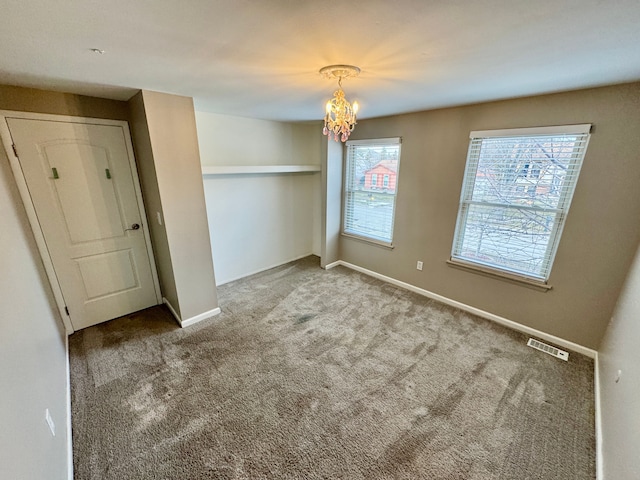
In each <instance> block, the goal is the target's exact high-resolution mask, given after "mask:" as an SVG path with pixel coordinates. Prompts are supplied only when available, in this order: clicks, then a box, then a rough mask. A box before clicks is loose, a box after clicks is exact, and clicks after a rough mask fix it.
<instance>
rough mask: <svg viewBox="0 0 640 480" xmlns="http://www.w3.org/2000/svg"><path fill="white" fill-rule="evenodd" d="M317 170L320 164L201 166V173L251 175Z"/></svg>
mask: <svg viewBox="0 0 640 480" xmlns="http://www.w3.org/2000/svg"><path fill="white" fill-rule="evenodd" d="M319 171H320V165H247V166H245V165H242V166H239V165H238V166H236V165H220V166H203V167H202V175H251V174H256V173H304V172H319Z"/></svg>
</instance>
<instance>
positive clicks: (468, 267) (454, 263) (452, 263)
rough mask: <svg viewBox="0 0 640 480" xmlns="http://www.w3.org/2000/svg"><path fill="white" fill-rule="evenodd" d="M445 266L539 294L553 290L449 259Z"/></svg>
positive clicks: (546, 285)
mask: <svg viewBox="0 0 640 480" xmlns="http://www.w3.org/2000/svg"><path fill="white" fill-rule="evenodd" d="M447 265H449V266H450V267H454V268H459V269H461V270H466V271H468V272H471V273H476V274H479V275H484V276H486V277H492V278H496V279H498V280H504V281H507V282H510V283H515V284H517V285H522V286H525V287H528V288H532V289H534V290H538V291H541V292H548V291H549V290H551V289H552V288H553V286H551V285H549V284H547V283H543V282H536V281H535V280H531V279H529V278H526V277H521V276H519V275H510V274H508V273H504V272H500V271H497V270H493V269H490V268H485V267H481V266H479V265H472V264H470V263H463V262H459V261H456V260H451V259H449V260H447Z"/></svg>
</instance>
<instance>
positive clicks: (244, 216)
mask: <svg viewBox="0 0 640 480" xmlns="http://www.w3.org/2000/svg"><path fill="white" fill-rule="evenodd" d="M196 125H197V129H198V142H199V145H200V158H201V162H202V165H203V166H222V165H236V166H238V165H242V166H250V165H320V149H321V141H322V137H323V136H322V131H321V126H320V123H318V124H293V123H284V122H273V121H267V120H256V119H248V118H241V117H232V116H227V115H218V114H212V113H206V112H196ZM203 181H204V190H205V198H206V203H207V215H208V218H209V231H210V235H211V249H212V251H213V261H214V264H215V268H216V280H217V282H218V284H223V283H226V282H229V281H232V280H235V279H237V278H241V277H244V276H247V275H250V274H252V273H255V272H259V271H262V270H265V269H268V268H271V267H274V266H277V265H281V264H283V263H286V262H288V261H291V260H293V259H296V258H299V257H302V256H306V255H309V254H312V253H313V254H316V255H320V200H321V192H320V174H319V173H302V174H301V173H295V174H291V173H287V174H249V175H206V176H205V177H204V179H203Z"/></svg>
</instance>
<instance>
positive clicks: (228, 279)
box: [216, 252, 317, 287]
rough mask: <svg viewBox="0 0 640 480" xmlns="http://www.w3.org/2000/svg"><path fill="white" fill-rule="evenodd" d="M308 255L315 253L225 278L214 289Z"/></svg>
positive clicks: (308, 254) (311, 253)
mask: <svg viewBox="0 0 640 480" xmlns="http://www.w3.org/2000/svg"><path fill="white" fill-rule="evenodd" d="M310 255H315V253H313V252H310V253H305V254H304V255H299V256H297V257H294V258H290V259H289V260H284V261H282V262H278V263H276V264H275V265H271V266H269V267H264V268H260V269H258V270H252V271H250V272H247V273H243V274H242V275H239V276H237V277H233V278H226V279H224V280H222V281H221V282H220V283H216V287H220V286H221V285H226V284H227V283H231V282H235V281H236V280H240V279H241V278H245V277H250V276H251V275H255V274H256V273H262V272H266V271H267V270H271V269H272V268H276V267H279V266H281V265H284V264H286V263H291V262H295V261H296V260H300V259H301V258H305V257H308V256H310ZM316 256H317V255H316Z"/></svg>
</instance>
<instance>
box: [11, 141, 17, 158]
mask: <svg viewBox="0 0 640 480" xmlns="http://www.w3.org/2000/svg"><path fill="white" fill-rule="evenodd" d="M11 146H12V147H13V153H14V154H15V156H16V157H17V156H18V149H17V148H16V144H15V143H14V144H12V145H11Z"/></svg>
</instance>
